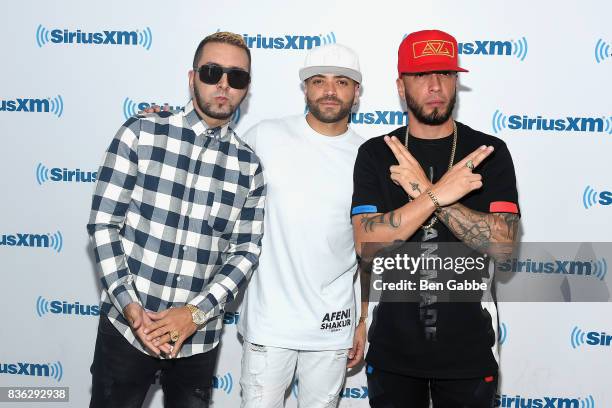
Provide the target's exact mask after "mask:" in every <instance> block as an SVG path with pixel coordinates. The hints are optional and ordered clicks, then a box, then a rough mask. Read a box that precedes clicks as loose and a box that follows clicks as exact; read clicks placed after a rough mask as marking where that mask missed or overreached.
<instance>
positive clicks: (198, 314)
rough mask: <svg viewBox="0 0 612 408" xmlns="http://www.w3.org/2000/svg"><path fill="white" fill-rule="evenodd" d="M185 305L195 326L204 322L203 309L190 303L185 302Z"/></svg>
mask: <svg viewBox="0 0 612 408" xmlns="http://www.w3.org/2000/svg"><path fill="white" fill-rule="evenodd" d="M185 307H186V308H187V309H189V311H190V312H191V320H192V321H193V322H194V323H195V325H196V326H201V325H203V324H204V323H205V322H206V315H205V314H204V312H203V311H201V310H200V309H198V308H197V307H195V306H194V305H190V304H186V305H185Z"/></svg>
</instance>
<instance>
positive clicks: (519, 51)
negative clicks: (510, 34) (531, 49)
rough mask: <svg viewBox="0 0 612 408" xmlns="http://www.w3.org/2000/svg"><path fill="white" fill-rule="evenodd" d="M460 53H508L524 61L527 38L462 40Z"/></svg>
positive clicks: (459, 45)
mask: <svg viewBox="0 0 612 408" xmlns="http://www.w3.org/2000/svg"><path fill="white" fill-rule="evenodd" d="M458 47H459V51H458V52H459V54H463V55H508V56H514V57H516V58H518V59H519V60H520V61H524V60H525V57H526V56H527V50H528V45H527V39H526V38H525V37H521V38H519V39H518V40H517V41H515V40H510V41H496V40H476V41H472V42H460V43H459V44H458Z"/></svg>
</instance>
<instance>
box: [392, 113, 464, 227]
mask: <svg viewBox="0 0 612 408" xmlns="http://www.w3.org/2000/svg"><path fill="white" fill-rule="evenodd" d="M409 133H410V127H409V126H406V138H405V139H404V146H406V150H408V151H410V150H409V149H408V134H409ZM456 150H457V124H456V123H455V121H453V147H452V149H451V154H450V160H449V161H448V170H450V169H451V167H453V163H454V162H455V151H456ZM429 177H430V179H431V180H430V181H431V182H432V183H433V174H430V176H429ZM408 201H409V202H410V201H412V197H410V194H408ZM437 221H438V217H436V216H435V215H434V216H433V217H431V221H429V223H428V224H425V225H421V228H422V229H423V230H427V229H429V228H431V227H433V226H434V225H435V224H436V222H437Z"/></svg>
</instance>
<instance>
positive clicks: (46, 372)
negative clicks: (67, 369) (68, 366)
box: [0, 361, 64, 382]
mask: <svg viewBox="0 0 612 408" xmlns="http://www.w3.org/2000/svg"><path fill="white" fill-rule="evenodd" d="M0 374H12V375H29V376H33V377H51V378H53V379H55V380H56V381H57V382H60V381H61V380H62V377H63V376H64V369H63V368H62V363H61V362H59V361H58V362H55V363H46V364H44V363H43V364H40V363H23V362H21V363H0Z"/></svg>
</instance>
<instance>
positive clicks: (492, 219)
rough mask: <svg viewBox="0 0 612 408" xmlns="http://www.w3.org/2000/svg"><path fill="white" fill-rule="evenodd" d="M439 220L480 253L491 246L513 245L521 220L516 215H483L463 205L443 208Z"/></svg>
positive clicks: (439, 213)
mask: <svg viewBox="0 0 612 408" xmlns="http://www.w3.org/2000/svg"><path fill="white" fill-rule="evenodd" d="M438 218H439V219H440V220H441V221H442V222H443V223H444V224H445V225H446V226H447V227H448V228H449V229H450V230H451V231H452V233H453V234H455V236H456V237H457V238H459V239H460V240H461V241H463V242H464V243H465V244H467V245H469V246H470V247H472V248H474V249H476V250H480V251H486V250H487V249H489V248H490V247H491V244H497V243H500V244H508V243H512V242H513V241H514V239H515V237H516V231H517V228H518V220H519V218H518V215H516V214H508V213H496V214H488V213H482V212H479V211H474V210H470V209H469V208H467V207H465V206H463V205H461V204H454V205H451V206H449V207H444V208H442V209H441V210H440V211H438Z"/></svg>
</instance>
